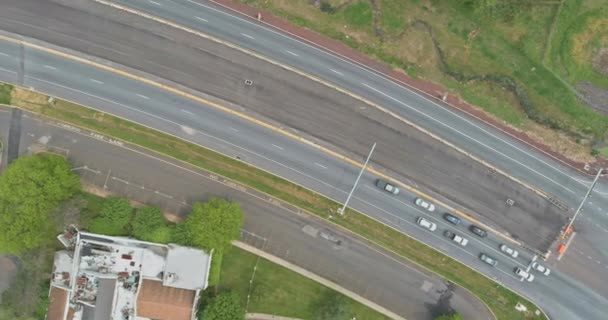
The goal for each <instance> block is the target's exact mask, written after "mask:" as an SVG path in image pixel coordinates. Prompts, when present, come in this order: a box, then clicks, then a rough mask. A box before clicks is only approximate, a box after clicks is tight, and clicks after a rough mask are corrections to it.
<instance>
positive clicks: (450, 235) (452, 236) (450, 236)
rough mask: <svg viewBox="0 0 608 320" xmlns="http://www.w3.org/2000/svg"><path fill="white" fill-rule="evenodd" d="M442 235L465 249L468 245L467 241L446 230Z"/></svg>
mask: <svg viewBox="0 0 608 320" xmlns="http://www.w3.org/2000/svg"><path fill="white" fill-rule="evenodd" d="M443 235H444V236H445V237H446V238H448V239H450V240H452V241H454V242H456V243H458V244H459V245H461V246H463V247H466V245H467V243H469V239H466V238H463V237H461V236H459V235H457V234H455V233H454V232H452V231H450V230H446V231H445V232H444V233H443Z"/></svg>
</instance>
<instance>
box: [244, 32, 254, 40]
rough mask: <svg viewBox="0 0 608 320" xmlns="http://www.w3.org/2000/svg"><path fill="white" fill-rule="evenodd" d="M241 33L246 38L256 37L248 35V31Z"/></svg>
mask: <svg viewBox="0 0 608 320" xmlns="http://www.w3.org/2000/svg"><path fill="white" fill-rule="evenodd" d="M241 35H242V36H243V37H245V38H249V39H255V38H254V37H252V36H250V35H248V34H246V33H241Z"/></svg>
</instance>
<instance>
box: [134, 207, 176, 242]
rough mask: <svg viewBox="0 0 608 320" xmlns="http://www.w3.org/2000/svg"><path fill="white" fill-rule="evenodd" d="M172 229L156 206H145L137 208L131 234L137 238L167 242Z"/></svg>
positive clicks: (169, 239)
mask: <svg viewBox="0 0 608 320" xmlns="http://www.w3.org/2000/svg"><path fill="white" fill-rule="evenodd" d="M172 233H173V229H171V228H170V227H169V226H167V221H166V220H165V216H164V215H163V213H162V212H161V211H160V209H159V208H156V207H145V208H141V209H139V210H137V214H135V219H134V220H133V236H134V237H135V238H137V239H140V240H144V241H150V242H157V243H169V242H170V241H171V237H172Z"/></svg>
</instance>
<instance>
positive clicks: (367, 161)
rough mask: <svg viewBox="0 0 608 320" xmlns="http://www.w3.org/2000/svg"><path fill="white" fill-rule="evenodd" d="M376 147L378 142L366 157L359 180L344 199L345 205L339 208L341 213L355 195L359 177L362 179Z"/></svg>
mask: <svg viewBox="0 0 608 320" xmlns="http://www.w3.org/2000/svg"><path fill="white" fill-rule="evenodd" d="M375 148H376V143H375V142H374V145H373V146H372V149H371V150H370V151H369V154H368V155H367V159H365V163H364V164H363V168H361V171H359V175H358V176H357V180H355V184H354V185H353V188H352V189H351V190H350V193H349V194H348V197H346V201H344V205H343V206H342V208H340V209H338V213H339V214H342V215H343V214H344V210H346V206H348V202H349V201H350V197H352V196H353V193H354V192H355V188H356V187H357V184H359V179H361V176H362V175H363V171H365V168H367V164H368V163H369V159H370V158H371V157H372V153H374V149H375Z"/></svg>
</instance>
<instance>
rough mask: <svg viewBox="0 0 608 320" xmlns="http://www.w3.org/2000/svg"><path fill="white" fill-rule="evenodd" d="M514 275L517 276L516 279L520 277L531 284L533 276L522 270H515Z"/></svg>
mask: <svg viewBox="0 0 608 320" xmlns="http://www.w3.org/2000/svg"><path fill="white" fill-rule="evenodd" d="M515 275H517V276H518V277H521V278H523V279H526V280H527V281H528V282H532V280H534V275H533V274H531V273H528V272H526V270H524V269H522V268H520V267H517V268H515Z"/></svg>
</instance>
